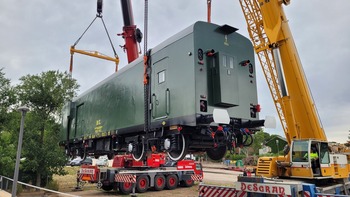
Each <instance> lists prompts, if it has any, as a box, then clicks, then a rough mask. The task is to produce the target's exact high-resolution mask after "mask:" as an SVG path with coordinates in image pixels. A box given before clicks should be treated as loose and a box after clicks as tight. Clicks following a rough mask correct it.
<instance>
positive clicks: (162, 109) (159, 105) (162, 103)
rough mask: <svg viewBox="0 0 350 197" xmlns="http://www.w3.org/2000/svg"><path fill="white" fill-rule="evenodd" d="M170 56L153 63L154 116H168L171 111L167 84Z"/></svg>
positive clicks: (154, 117) (155, 118) (155, 117)
mask: <svg viewBox="0 0 350 197" xmlns="http://www.w3.org/2000/svg"><path fill="white" fill-rule="evenodd" d="M168 63H169V58H168V57H165V58H163V59H161V60H159V61H156V62H155V63H154V64H153V65H152V82H153V88H152V97H151V98H152V106H153V108H152V118H153V119H154V120H157V119H164V118H167V117H168V115H169V112H170V90H169V88H168V85H167V80H168V79H167V78H168V77H169V72H168V71H167V65H168Z"/></svg>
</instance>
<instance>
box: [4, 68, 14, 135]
mask: <svg viewBox="0 0 350 197" xmlns="http://www.w3.org/2000/svg"><path fill="white" fill-rule="evenodd" d="M14 103H16V97H15V94H14V88H13V87H12V86H11V83H10V80H9V79H7V78H5V73H4V72H3V68H1V69H0V131H1V130H3V129H4V125H5V123H6V122H7V120H8V118H7V115H6V114H7V113H8V111H9V108H10V106H12V105H13V104H14Z"/></svg>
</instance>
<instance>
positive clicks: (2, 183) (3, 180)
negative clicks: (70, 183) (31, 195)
mask: <svg viewBox="0 0 350 197" xmlns="http://www.w3.org/2000/svg"><path fill="white" fill-rule="evenodd" d="M12 184H13V179H11V178H8V177H6V176H2V175H0V192H1V191H2V193H4V195H6V193H7V192H8V193H11V190H12ZM18 184H20V185H24V186H26V187H29V188H33V189H37V190H40V191H44V192H49V193H54V194H59V195H62V196H70V197H80V196H77V195H73V194H67V193H63V192H58V191H55V190H50V189H46V188H42V187H38V186H34V185H30V184H27V183H23V182H21V181H18ZM2 193H0V194H2ZM8 196H11V194H9V195H8ZM1 197H2V195H1Z"/></svg>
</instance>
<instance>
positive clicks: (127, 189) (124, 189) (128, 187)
mask: <svg viewBox="0 0 350 197" xmlns="http://www.w3.org/2000/svg"><path fill="white" fill-rule="evenodd" d="M119 192H120V193H122V194H130V193H131V192H132V183H127V182H125V183H122V182H121V183H119Z"/></svg>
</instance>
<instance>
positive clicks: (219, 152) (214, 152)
mask: <svg viewBox="0 0 350 197" xmlns="http://www.w3.org/2000/svg"><path fill="white" fill-rule="evenodd" d="M226 151H227V147H226V146H219V147H217V148H212V149H207V155H208V157H209V158H210V159H211V160H220V159H222V158H223V157H224V156H225V154H226Z"/></svg>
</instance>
